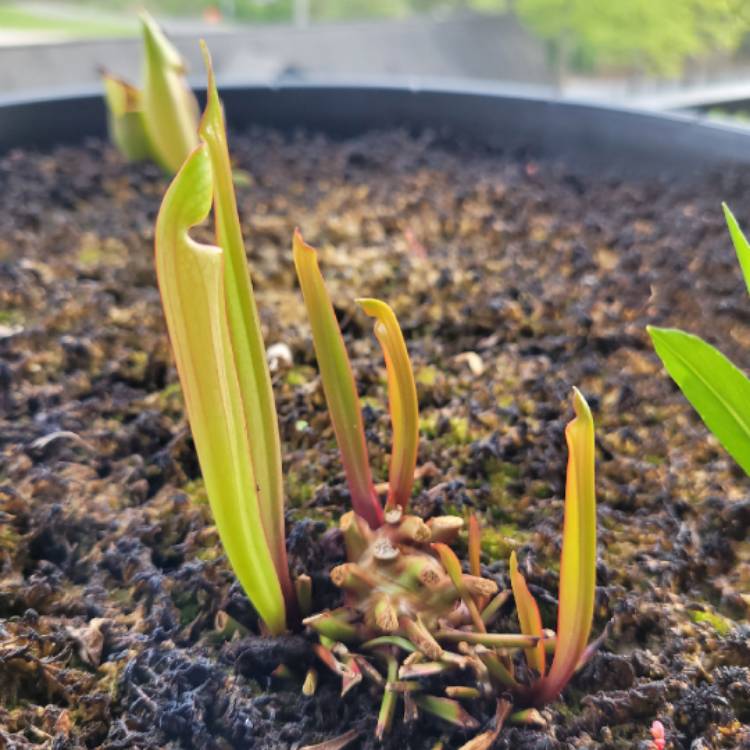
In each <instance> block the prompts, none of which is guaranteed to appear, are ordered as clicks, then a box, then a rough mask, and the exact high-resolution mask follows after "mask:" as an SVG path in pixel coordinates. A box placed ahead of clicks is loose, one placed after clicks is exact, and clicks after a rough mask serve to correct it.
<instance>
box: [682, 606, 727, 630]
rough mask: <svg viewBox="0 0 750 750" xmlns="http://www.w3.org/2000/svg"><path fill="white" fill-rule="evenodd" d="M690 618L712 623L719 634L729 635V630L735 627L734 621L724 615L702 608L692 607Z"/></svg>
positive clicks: (694, 620) (695, 620)
mask: <svg viewBox="0 0 750 750" xmlns="http://www.w3.org/2000/svg"><path fill="white" fill-rule="evenodd" d="M689 613H690V619H691V620H692V621H693V622H698V623H700V622H707V623H708V624H709V625H712V626H713V628H714V630H715V631H716V632H717V633H718V634H719V635H728V634H729V632H730V631H731V630H732V629H733V628H734V623H733V622H732V621H731V620H729V619H727V618H726V617H723V616H722V615H719V614H715V613H714V612H707V611H706V610H702V609H691V610H689Z"/></svg>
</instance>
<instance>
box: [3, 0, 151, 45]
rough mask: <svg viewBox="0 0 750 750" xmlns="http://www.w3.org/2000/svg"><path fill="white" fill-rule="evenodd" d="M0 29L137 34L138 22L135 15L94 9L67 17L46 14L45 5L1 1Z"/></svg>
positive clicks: (74, 34)
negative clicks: (120, 16)
mask: <svg viewBox="0 0 750 750" xmlns="http://www.w3.org/2000/svg"><path fill="white" fill-rule="evenodd" d="M0 30H1V31H2V32H3V33H7V32H13V31H23V32H33V31H39V32H43V33H48V32H49V33H55V34H60V35H61V36H66V37H78V38H82V37H121V36H135V35H137V34H138V24H137V22H136V20H135V19H134V18H133V19H132V20H131V19H130V18H125V17H124V18H123V19H122V20H119V19H117V18H114V17H112V16H111V15H107V16H102V17H101V18H100V17H98V15H97V14H96V13H94V12H92V13H86V14H81V15H71V16H69V17H65V16H64V15H62V14H57V13H54V14H49V13H45V8H44V6H40V7H38V8H37V7H35V6H33V5H32V6H27V7H23V6H22V5H21V4H20V3H19V4H16V3H0Z"/></svg>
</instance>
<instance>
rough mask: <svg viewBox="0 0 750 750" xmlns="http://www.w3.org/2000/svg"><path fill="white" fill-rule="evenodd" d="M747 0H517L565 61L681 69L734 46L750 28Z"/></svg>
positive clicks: (518, 7)
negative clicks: (710, 54)
mask: <svg viewBox="0 0 750 750" xmlns="http://www.w3.org/2000/svg"><path fill="white" fill-rule="evenodd" d="M742 6H743V2H742V0H515V3H514V9H515V11H516V13H517V14H518V16H519V17H520V18H521V20H522V21H523V22H524V23H525V24H526V25H527V26H528V27H529V28H530V29H531V30H532V31H533V32H534V33H535V34H537V35H539V36H540V37H542V38H543V39H547V40H548V41H549V42H550V43H551V45H552V49H553V51H554V52H555V53H556V55H558V56H559V57H562V58H563V60H562V62H563V63H564V64H566V65H569V64H570V63H575V62H579V63H581V62H584V63H585V62H588V63H589V64H591V65H595V66H597V67H604V66H612V67H626V68H631V69H632V68H635V69H640V70H645V71H648V72H654V73H660V74H664V75H678V74H679V73H680V72H681V70H682V68H683V65H684V63H685V61H686V60H688V59H689V58H698V57H701V56H703V55H705V54H707V53H710V52H712V51H719V50H723V51H732V50H734V49H736V48H737V47H738V45H739V44H740V42H741V41H742V38H743V37H744V36H745V35H746V34H747V32H748V30H750V14H748V12H747V11H745V12H744V13H743V11H742Z"/></svg>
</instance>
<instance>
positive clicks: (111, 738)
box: [0, 131, 750, 750]
mask: <svg viewBox="0 0 750 750" xmlns="http://www.w3.org/2000/svg"><path fill="white" fill-rule="evenodd" d="M231 145H232V150H233V156H234V158H235V161H236V164H237V174H236V182H237V189H238V195H239V203H240V210H241V215H242V220H243V226H244V230H245V234H246V237H247V239H248V250H249V254H250V257H251V261H252V271H253V277H254V281H255V286H256V290H257V294H258V299H259V304H260V308H261V313H262V317H263V323H264V329H265V336H266V342H267V344H268V345H269V346H271V345H274V344H282V345H283V346H281V347H276V348H275V349H274V351H275V352H277V356H275V358H274V360H273V362H272V365H273V371H274V381H275V392H276V398H277V403H278V409H279V416H280V422H281V431H282V438H283V446H284V461H285V478H286V484H287V493H288V534H289V550H290V554H291V561H292V565H293V568H294V571H295V573H299V572H303V571H304V572H307V573H309V574H310V575H311V576H312V577H313V579H314V585H315V593H316V600H317V603H318V606H320V607H324V606H330V605H333V604H335V601H336V592H335V591H334V590H333V589H332V586H331V585H330V584H329V583H328V579H327V575H328V571H329V570H330V568H331V566H332V565H335V564H337V563H338V562H340V561H341V559H342V554H343V553H342V546H341V543H340V539H339V538H338V536H337V533H336V531H335V525H336V521H337V518H338V516H339V515H340V513H341V512H343V511H344V510H345V509H347V508H348V494H347V490H346V487H345V484H344V481H343V474H342V470H341V465H340V462H339V458H338V455H337V450H336V447H335V443H334V438H333V434H332V430H331V426H330V423H329V420H328V418H327V415H326V410H325V406H324V401H323V395H322V391H321V387H320V382H319V379H318V377H317V371H316V368H315V362H314V355H313V350H312V346H311V342H310V334H309V329H308V326H307V323H306V318H305V314H304V309H303V306H302V303H301V298H300V294H299V291H298V290H297V288H296V285H295V279H294V272H293V267H292V261H291V249H290V245H291V236H292V231H293V229H294V227H295V226H299V227H300V228H301V229H302V231H303V233H304V235H305V237H306V239H307V240H308V241H309V242H311V243H312V244H314V245H317V246H319V247H320V259H321V265H322V268H323V271H324V274H325V276H326V278H327V280H328V283H329V289H330V291H331V294H332V297H333V300H334V304H335V307H336V309H337V312H338V314H339V317H340V320H341V324H342V328H343V331H344V335H345V338H346V340H347V344H348V346H349V350H350V355H351V357H352V362H353V368H354V371H355V375H356V379H357V382H358V386H359V389H360V393H361V396H362V399H363V410H364V416H365V423H366V429H367V434H368V438H369V444H370V449H371V458H372V464H373V471H374V474H375V477H376V481H379V482H382V481H383V480H384V479H385V478H386V476H387V464H388V450H389V440H390V437H389V436H390V426H389V416H388V409H387V400H386V387H385V379H384V369H383V364H382V359H381V353H380V350H379V348H378V345H377V342H376V341H375V339H374V337H373V336H372V332H371V321H370V320H369V319H367V318H366V317H365V316H364V315H363V314H362V313H361V312H359V311H358V310H357V308H356V306H355V304H354V301H353V300H354V298H355V297H358V296H378V297H382V298H384V299H386V300H388V301H389V302H390V303H391V304H392V305H393V307H394V308H395V310H396V312H397V314H398V315H399V317H400V320H401V323H402V325H403V328H404V331H405V335H406V338H407V342H408V346H409V349H410V352H411V355H412V357H413V361H414V367H415V373H416V378H417V381H418V388H419V397H420V404H421V424H422V431H421V445H420V453H419V467H420V479H419V481H418V483H417V484H418V486H417V489H416V491H415V499H414V507H415V509H416V511H417V512H418V513H421V514H423V515H424V516H429V515H430V514H441V513H450V512H453V513H458V514H468V513H469V512H474V511H476V512H478V513H479V515H480V517H481V519H482V522H483V526H484V527H485V531H486V533H485V539H484V543H483V545H484V560H483V563H484V564H485V565H486V568H485V572H486V573H487V575H490V576H492V577H493V578H495V580H497V582H498V583H499V584H500V586H501V587H507V586H508V575H507V569H508V568H507V560H508V555H509V553H510V551H511V550H513V549H515V550H516V551H517V553H518V555H519V558H520V560H521V564H522V566H523V569H524V570H525V572H526V574H527V577H528V579H529V581H530V584H531V586H532V590H533V591H534V592H535V593H536V594H537V597H538V598H539V600H540V601H541V603H542V610H543V617H544V619H545V622H546V624H547V625H548V626H551V627H554V624H555V606H556V596H557V582H558V559H559V545H560V532H561V526H562V512H563V506H562V498H563V495H564V477H565V464H566V448H565V443H564V437H563V430H564V426H565V424H566V422H567V421H568V420H569V419H570V418H571V417H572V409H571V402H570V398H569V396H570V389H571V386H572V385H577V386H579V387H580V388H581V389H582V390H583V392H584V393H585V394H586V396H587V398H588V399H589V402H590V404H591V405H592V408H593V411H594V415H595V419H596V424H597V446H598V447H597V464H598V475H597V488H598V497H599V524H600V532H599V540H600V543H599V564H598V575H597V577H598V589H597V606H596V623H595V629H594V633H595V634H598V633H599V632H601V630H602V628H603V627H604V625H605V623H606V622H607V621H609V620H612V625H611V629H610V632H609V635H608V637H607V638H606V640H605V642H604V644H603V646H602V648H601V650H600V651H599V653H598V655H597V656H596V657H595V658H594V659H593V660H592V661H591V663H590V664H589V665H588V666H587V667H586V668H585V669H584V670H583V671H582V672H580V673H579V674H578V676H577V677H576V678H575V679H574V681H573V682H572V684H571V685H570V686H569V688H568V689H567V690H566V691H565V693H564V695H563V699H562V700H561V701H558V702H557V703H556V704H554V705H552V706H549V707H548V708H547V709H545V710H544V711H543V715H544V718H545V719H546V723H547V726H546V728H543V729H533V728H528V727H523V728H513V727H509V728H507V729H505V730H504V731H503V733H502V735H501V738H500V739H499V741H498V742H497V745H496V746H497V747H498V748H506V749H508V748H515V749H516V750H532V749H534V750H556V749H558V748H590V749H594V748H612V749H615V748H617V749H620V748H622V749H623V750H624V749H625V748H627V749H632V748H636V749H638V750H647V749H648V748H650V747H651V744H650V732H649V728H650V725H651V722H652V721H653V720H654V719H657V718H658V719H659V720H660V721H661V722H662V723H663V724H664V726H665V728H666V735H667V745H666V747H667V748H679V749H681V750H687V749H688V748H692V749H693V750H704V749H707V748H740V747H744V748H748V747H750V729H748V725H749V724H750V627H749V626H748V614H749V609H750V598H749V597H748V592H750V585H749V584H750V542H749V541H748V529H749V527H750V484H749V483H748V479H747V478H746V477H745V476H744V475H743V474H742V472H741V471H740V470H739V469H738V468H737V467H736V466H735V465H734V463H733V462H732V461H731V460H730V459H729V458H728V457H727V455H726V454H725V453H724V452H723V451H722V450H721V448H720V447H719V446H718V444H717V443H716V441H715V440H713V439H712V438H711V437H710V436H709V435H708V433H707V431H706V429H705V428H704V427H703V425H702V423H701V422H700V421H699V420H698V419H697V418H696V416H695V415H694V413H693V412H692V411H691V409H690V408H689V406H688V405H687V404H686V403H685V401H684V400H683V398H682V397H681V396H680V394H679V392H678V391H677V390H676V389H675V388H674V387H673V386H672V384H671V382H670V380H669V379H668V378H667V376H666V375H665V374H664V372H663V371H662V369H661V367H660V365H659V363H658V361H657V359H656V357H655V355H654V354H653V352H652V349H651V347H650V345H649V341H648V338H647V335H646V333H645V326H646V324H647V323H658V324H673V325H678V326H681V327H685V328H688V329H689V330H691V331H693V332H696V333H699V334H701V335H704V336H706V337H707V338H708V339H709V340H711V341H712V342H714V343H717V344H719V345H720V346H721V347H722V349H723V350H724V351H725V352H726V353H727V354H728V355H730V356H732V357H733V358H734V359H735V361H737V362H739V363H741V364H743V365H745V366H748V365H750V300H748V298H747V292H746V290H745V288H744V284H743V282H742V277H741V274H740V270H739V268H738V265H737V261H736V258H735V257H734V253H733V250H732V247H731V244H730V240H729V237H728V234H727V231H726V229H725V227H724V225H723V220H722V216H721V210H720V206H719V205H718V204H717V202H716V200H715V198H714V196H716V195H720V196H722V197H725V198H726V199H727V200H729V201H730V203H732V206H733V208H734V209H735V211H736V212H737V214H738V217H739V218H740V219H741V220H745V221H747V220H750V213H748V211H747V206H748V205H749V203H748V201H749V199H750V175H747V174H744V175H743V174H740V173H737V174H733V173H731V172H725V173H724V174H722V175H717V176H715V177H710V176H709V177H704V178H702V179H699V180H698V179H696V180H695V181H692V182H682V183H669V182H658V181H651V182H637V181H622V180H609V179H605V178H604V177H601V176H591V177H588V178H580V177H575V176H573V175H572V174H571V173H570V170H568V169H566V167H565V166H564V165H560V164H557V163H551V162H544V161H542V162H535V161H530V160H529V159H525V158H519V157H515V156H513V157H512V156H508V155H502V154H498V153H486V152H482V151H477V150H475V149H473V148H471V147H469V146H465V145H464V146H462V145H460V144H456V143H455V142H452V141H450V140H448V139H444V138H441V137H438V136H436V135H434V134H425V135H422V136H420V137H413V136H410V135H407V134H405V133H403V132H384V133H373V134H370V135H367V136H363V137H358V138H355V139H351V140H347V141H343V142H331V141H329V140H327V139H325V138H323V137H320V136H315V135H305V134H298V135H295V136H290V137H283V136H281V135H279V134H276V133H273V132H268V131H253V132H250V133H247V134H244V135H241V136H240V135H238V136H235V137H234V138H233V139H232V144H231ZM0 186H1V189H0V415H1V419H0V451H1V453H0V460H1V462H2V463H1V465H0V746H7V747H12V748H32V747H33V748H54V749H55V750H63V749H66V748H94V747H101V748H107V749H108V750H115V749H116V748H156V747H159V748H268V749H269V750H271V749H274V750H275V749H282V748H293V749H296V748H299V747H301V746H303V745H306V744H310V743H315V742H320V741H322V740H324V739H326V738H330V737H335V736H337V735H339V734H341V733H343V732H345V731H347V730H350V729H352V728H354V729H357V728H359V729H361V731H362V734H361V736H360V738H359V739H357V740H356V741H354V742H353V743H351V744H350V745H349V747H350V748H353V749H354V748H360V749H361V748H374V747H376V743H375V741H374V740H373V739H372V730H373V727H374V723H375V717H376V714H377V707H378V696H377V694H376V693H375V692H371V690H370V688H369V687H368V685H367V684H365V683H363V684H362V685H361V686H359V687H358V688H356V689H355V690H354V691H352V692H351V693H350V694H349V695H348V696H347V697H346V698H344V699H343V700H340V699H339V698H338V691H339V688H340V686H339V684H338V681H337V679H336V678H335V677H334V676H333V675H328V674H327V673H324V672H321V680H320V685H319V688H318V692H317V695H316V696H315V697H312V698H305V697H302V696H301V694H300V680H301V676H302V675H303V674H304V670H305V667H306V665H307V664H309V663H310V662H311V659H312V656H311V653H310V648H309V640H308V637H307V636H305V635H304V634H295V635H293V636H290V637H289V638H286V639H280V640H278V641H267V640H264V639H261V638H259V636H258V635H257V633H258V631H257V622H256V618H255V615H254V613H253V611H252V608H251V607H250V606H249V604H248V601H247V599H246V598H245V596H244V595H243V593H242V591H241V590H240V589H239V587H238V586H237V584H236V582H235V581H234V578H233V575H232V573H231V571H230V570H229V569H228V567H227V564H226V561H225V559H224V558H223V556H222V552H221V548H220V546H219V544H218V541H217V536H216V532H215V529H214V527H213V526H212V524H211V518H210V514H209V512H208V507H207V504H206V499H205V493H204V491H203V488H202V485H201V482H200V476H199V470H198V466H197V462H196V458H195V453H194V450H193V446H192V442H191V439H190V436H189V432H188V430H187V427H186V423H185V419H184V414H183V408H182V402H181V397H180V392H179V387H178V386H177V383H176V375H175V370H174V367H173V365H172V364H171V360H170V353H169V350H168V345H167V341H166V336H165V327H164V323H163V319H162V315H161V310H160V305H159V298H158V293H157V290H156V286H155V278H154V271H153V259H152V253H153V251H152V240H153V225H154V218H155V215H156V211H157V209H158V205H159V200H160V197H161V196H162V194H163V192H164V189H165V186H166V182H165V179H164V177H163V176H162V175H161V174H160V173H159V171H158V170H156V169H155V168H154V167H152V166H149V165H128V164H125V163H124V162H123V161H122V160H121V159H120V157H119V156H118V155H117V154H116V153H115V152H114V151H113V150H112V149H111V148H110V147H109V146H108V145H106V144H103V143H101V142H90V143H87V144H86V145H84V146H81V147H61V148H58V149H56V150H55V151H53V152H51V153H44V154H40V153H29V152H24V151H17V152H14V153H10V154H8V155H6V156H4V157H2V158H1V159H0ZM198 234H201V235H205V236H206V237H208V236H209V234H208V231H207V230H201V231H200V232H199V233H198ZM464 543H465V542H464ZM459 546H460V545H459ZM219 613H223V614H219ZM217 614H219V617H218V622H219V624H220V627H219V626H217ZM225 615H228V617H227V616H225ZM502 625H503V626H504V627H509V628H513V629H515V628H516V627H517V624H516V621H515V615H514V613H513V608H512V602H511V603H508V604H507V605H506V608H505V609H504V610H503V612H502ZM282 661H285V662H286V663H287V664H289V665H290V666H291V667H292V671H293V672H294V673H295V674H294V675H292V677H291V678H290V679H286V680H282V679H279V678H278V677H274V676H272V675H271V672H272V671H273V670H274V668H275V667H276V666H277V665H278V664H279V663H280V662H282ZM467 709H468V710H469V711H470V712H471V713H473V714H474V715H475V716H476V717H477V718H478V719H480V720H481V721H482V722H487V721H489V720H490V717H491V715H492V710H493V706H492V705H490V704H488V705H484V704H481V703H475V704H467ZM469 736H470V735H466V734H461V733H460V732H458V731H456V730H453V729H451V727H450V726H448V725H447V724H443V723H442V722H441V721H440V720H438V719H433V718H426V717H421V718H420V719H419V720H418V721H417V722H416V723H415V724H414V725H411V726H408V727H405V726H403V725H401V723H400V721H399V723H398V724H397V726H396V727H395V728H394V732H393V733H392V735H391V737H390V738H389V739H388V740H387V741H386V742H385V743H384V744H383V747H385V748H399V749H400V750H401V749H406V748H414V749H415V750H418V749H422V748H424V749H425V750H426V749H428V748H432V747H433V746H435V743H437V742H439V741H440V740H442V741H443V742H444V743H445V745H444V746H445V747H446V748H457V747H459V746H460V745H461V744H462V742H464V741H466V740H467V739H468V738H469Z"/></svg>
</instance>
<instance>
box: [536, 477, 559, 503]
mask: <svg viewBox="0 0 750 750" xmlns="http://www.w3.org/2000/svg"><path fill="white" fill-rule="evenodd" d="M531 493H532V494H533V495H534V497H536V498H538V499H540V500H544V499H546V498H548V497H552V495H553V494H554V492H553V491H552V487H550V485H549V484H548V483H547V482H545V481H543V480H541V479H538V480H536V481H535V482H532V485H531Z"/></svg>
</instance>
